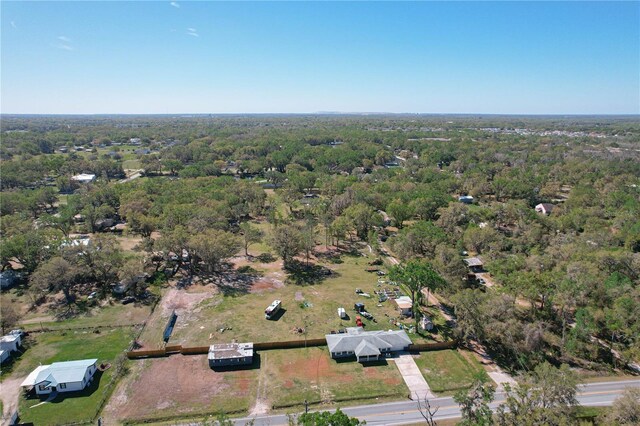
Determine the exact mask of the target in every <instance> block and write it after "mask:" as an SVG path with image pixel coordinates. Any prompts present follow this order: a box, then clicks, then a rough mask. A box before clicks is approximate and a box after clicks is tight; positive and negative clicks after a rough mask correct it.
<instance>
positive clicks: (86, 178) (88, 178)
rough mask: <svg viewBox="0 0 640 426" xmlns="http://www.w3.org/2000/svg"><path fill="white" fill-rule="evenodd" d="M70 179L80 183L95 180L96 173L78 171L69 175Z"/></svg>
mask: <svg viewBox="0 0 640 426" xmlns="http://www.w3.org/2000/svg"><path fill="white" fill-rule="evenodd" d="M71 179H72V180H75V181H76V182H80V183H90V182H93V181H94V180H96V175H94V174H88V173H80V174H79V175H75V176H71Z"/></svg>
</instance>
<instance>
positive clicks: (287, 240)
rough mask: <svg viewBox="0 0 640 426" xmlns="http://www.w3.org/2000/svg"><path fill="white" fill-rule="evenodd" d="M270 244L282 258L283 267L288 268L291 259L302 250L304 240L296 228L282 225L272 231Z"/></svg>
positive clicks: (290, 225) (291, 225)
mask: <svg viewBox="0 0 640 426" xmlns="http://www.w3.org/2000/svg"><path fill="white" fill-rule="evenodd" d="M271 244H272V246H273V248H274V250H275V251H276V253H278V255H279V256H280V257H281V258H282V261H283V263H284V267H285V268H288V267H289V266H290V265H291V261H292V260H293V258H294V257H296V256H297V255H298V254H300V252H301V251H302V250H303V248H304V238H303V235H302V232H301V231H300V228H299V227H298V226H296V225H293V224H284V225H281V226H278V227H277V228H275V229H274V230H273V234H272V237H271Z"/></svg>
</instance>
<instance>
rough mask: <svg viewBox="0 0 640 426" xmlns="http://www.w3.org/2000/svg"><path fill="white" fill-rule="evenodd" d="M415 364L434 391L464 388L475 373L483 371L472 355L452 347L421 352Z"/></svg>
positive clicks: (450, 390)
mask: <svg viewBox="0 0 640 426" xmlns="http://www.w3.org/2000/svg"><path fill="white" fill-rule="evenodd" d="M415 361H416V364H417V365H418V368H420V371H421V372H422V375H423V376H424V378H425V379H426V380H427V383H428V384H429V386H430V387H431V390H433V391H434V392H454V391H457V390H459V389H466V388H468V387H469V386H471V384H472V383H473V379H474V376H475V375H476V374H479V373H480V374H481V373H484V369H483V368H482V365H480V363H479V362H478V361H476V360H475V359H474V358H473V357H464V356H463V355H462V354H461V353H460V352H458V351H457V350H454V349H447V350H441V351H432V352H422V353H420V356H419V357H417V358H415Z"/></svg>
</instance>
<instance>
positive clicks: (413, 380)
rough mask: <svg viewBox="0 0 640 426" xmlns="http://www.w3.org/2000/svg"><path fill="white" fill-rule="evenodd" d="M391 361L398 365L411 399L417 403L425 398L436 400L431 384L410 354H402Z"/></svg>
mask: <svg viewBox="0 0 640 426" xmlns="http://www.w3.org/2000/svg"><path fill="white" fill-rule="evenodd" d="M391 360H392V361H394V362H395V363H396V366H397V367H398V370H399V371H400V374H402V378H403V379H404V382H405V383H406V384H407V387H408V388H409V392H410V395H411V399H413V400H414V401H415V400H422V399H424V398H435V395H434V394H433V393H432V392H431V388H430V387H429V384H428V383H427V381H426V380H425V379H424V376H423V375H422V373H421V372H420V369H419V368H418V365H417V364H416V362H415V361H414V360H413V357H412V356H411V355H410V354H400V356H398V357H397V358H391Z"/></svg>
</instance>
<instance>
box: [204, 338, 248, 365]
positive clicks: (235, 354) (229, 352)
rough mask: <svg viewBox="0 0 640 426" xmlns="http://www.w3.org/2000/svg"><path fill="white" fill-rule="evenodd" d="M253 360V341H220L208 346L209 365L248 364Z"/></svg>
mask: <svg viewBox="0 0 640 426" xmlns="http://www.w3.org/2000/svg"><path fill="white" fill-rule="evenodd" d="M252 362H253V343H222V344H217V345H211V346H209V367H211V368H215V367H228V366H234V365H250V364H251V363H252Z"/></svg>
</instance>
